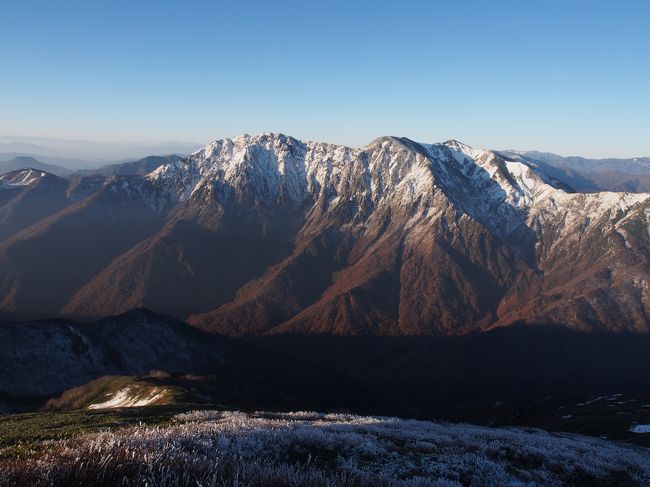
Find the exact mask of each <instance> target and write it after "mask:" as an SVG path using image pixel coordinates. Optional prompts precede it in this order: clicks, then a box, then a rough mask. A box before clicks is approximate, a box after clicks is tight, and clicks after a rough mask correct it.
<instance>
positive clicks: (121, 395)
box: [88, 387, 165, 409]
mask: <svg viewBox="0 0 650 487" xmlns="http://www.w3.org/2000/svg"><path fill="white" fill-rule="evenodd" d="M164 394H165V391H163V390H161V389H156V388H154V389H152V390H151V391H150V392H149V395H148V396H146V397H141V396H139V395H131V387H125V388H124V389H121V390H119V391H117V392H116V393H115V394H114V395H113V397H111V398H110V399H109V400H108V401H104V402H99V403H95V404H91V405H90V406H88V409H110V408H132V407H140V406H148V405H149V404H152V403H154V402H155V401H157V400H158V399H161V398H162V397H163V396H164Z"/></svg>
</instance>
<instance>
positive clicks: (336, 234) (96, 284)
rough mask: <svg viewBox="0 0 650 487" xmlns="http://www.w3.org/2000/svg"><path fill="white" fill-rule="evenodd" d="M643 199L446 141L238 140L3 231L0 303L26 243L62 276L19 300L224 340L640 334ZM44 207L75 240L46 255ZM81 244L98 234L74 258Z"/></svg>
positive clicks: (35, 276)
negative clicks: (559, 330) (519, 331)
mask: <svg viewBox="0 0 650 487" xmlns="http://www.w3.org/2000/svg"><path fill="white" fill-rule="evenodd" d="M649 198H650V195H649V194H645V193H640V194H632V193H606V192H604V193H591V194H584V193H576V192H575V191H574V190H573V189H572V188H571V187H570V186H568V185H567V184H565V183H564V182H562V181H561V180H560V179H558V178H556V177H554V175H553V174H547V173H546V172H545V171H544V170H543V168H542V167H541V166H540V165H539V164H536V163H533V162H531V161H528V160H526V159H525V158H522V157H521V156H519V155H514V156H513V157H507V156H504V154H502V153H498V152H493V151H490V150H479V149H473V148H471V147H469V146H466V145H464V144H462V143H460V142H457V141H448V142H445V143H442V144H419V143H416V142H413V141H411V140H409V139H405V138H396V137H382V138H379V139H377V140H375V141H373V142H372V143H370V144H369V145H367V146H366V147H364V148H360V149H353V148H349V147H343V146H335V145H331V144H322V143H316V142H301V141H299V140H296V139H294V138H291V137H287V136H284V135H281V134H270V133H264V134H260V135H257V136H248V135H242V136H239V137H235V138H233V139H224V140H219V141H215V142H213V143H211V144H208V145H207V146H205V147H204V148H203V149H201V150H200V151H198V152H196V153H194V154H192V155H190V156H189V157H187V158H185V159H180V160H175V161H171V162H169V163H166V164H163V165H161V166H160V167H158V168H157V169H155V170H154V171H153V172H151V173H150V174H148V175H146V176H145V177H139V176H129V177H126V176H116V177H113V178H111V179H109V180H107V181H106V182H105V183H104V185H103V186H102V189H100V190H98V192H97V193H96V194H93V195H92V196H91V197H89V199H88V200H87V201H84V203H83V204H81V203H80V204H79V205H77V206H75V207H74V209H66V210H65V211H64V212H63V213H62V214H59V215H56V216H52V217H50V219H49V220H46V221H43V222H39V223H38V224H37V225H36V226H35V227H34V228H33V229H31V230H30V231H29V232H27V233H25V231H23V232H22V233H21V234H20V237H19V238H18V237H16V238H13V239H9V240H8V241H7V242H5V244H3V245H2V246H0V269H4V270H5V272H4V273H3V275H5V276H9V277H8V278H7V277H5V278H4V280H3V281H0V286H2V285H4V287H0V289H5V290H6V291H5V294H6V296H8V298H5V299H4V302H2V303H0V305H1V306H2V309H3V311H5V312H7V311H12V312H14V313H15V315H12V316H20V313H25V307H26V303H27V298H26V297H27V296H30V298H29V299H30V302H31V303H33V302H39V299H36V294H33V292H32V293H31V294H30V292H28V291H27V289H30V288H31V289H36V287H35V286H34V284H33V283H34V282H43V281H45V282H47V281H49V280H50V279H51V278H50V277H48V276H49V274H48V272H49V271H48V270H47V269H44V268H43V267H42V266H39V267H38V268H37V267H34V270H33V273H30V272H31V271H26V270H25V266H26V265H27V264H26V263H29V262H33V261H34V259H36V258H37V257H36V256H37V255H38V256H40V255H46V256H48V257H47V258H48V259H49V258H53V259H54V258H55V259H56V261H57V262H65V263H66V265H67V266H69V267H75V268H77V267H78V268H80V269H82V270H80V271H79V272H78V273H77V274H76V277H75V278H74V282H70V283H69V284H68V285H67V286H64V287H63V289H61V290H59V289H48V292H47V293H46V295H47V296H48V298H47V299H48V305H47V306H42V305H41V306H40V308H41V309H40V310H39V311H40V312H41V313H44V312H47V313H50V314H51V313H56V312H58V313H60V314H62V315H65V316H75V317H80V318H93V317H98V316H105V315H109V314H114V313H116V312H122V311H126V310H127V309H130V308H132V307H138V306H145V307H148V308H152V309H155V310H157V311H162V312H165V313H168V314H170V315H173V316H176V317H181V318H186V317H190V321H191V322H192V323H193V324H195V325H197V326H200V327H202V328H204V329H207V330H210V331H216V332H221V333H227V334H233V335H241V334H259V333H278V332H318V333H337V334H366V333H372V334H386V335H401V334H411V335H412V334H459V333H466V332H469V331H471V330H475V329H487V328H490V327H493V326H502V325H509V324H512V323H516V322H529V323H548V322H554V323H559V324H562V325H567V326H571V327H576V328H581V329H597V328H605V329H615V330H635V331H647V330H648V325H649V316H650V313H649V306H650V295H649V294H648V293H649V291H648V284H647V278H648V275H650V273H649V268H648V265H649V259H650V237H649V235H648V230H647V229H648V215H649V214H650V206H649V205H650V200H649ZM84 215H85V216H84ZM90 215H92V216H90ZM62 220H63V221H68V220H71V221H74V222H78V223H75V224H74V225H76V226H75V227H74V228H75V229H76V230H75V231H76V232H79V233H78V236H77V237H75V238H76V239H77V240H79V242H75V243H73V244H72V245H71V246H70V249H71V250H70V251H68V250H66V251H64V254H63V255H57V256H56V257H55V256H54V255H53V254H52V252H51V251H50V250H47V249H50V248H51V246H50V247H46V245H47V242H48V241H50V242H51V241H52V238H51V237H50V236H49V235H50V233H51V232H54V230H55V229H56V228H58V227H59V226H60V225H61V224H60V223H59V222H60V221H62ZM86 224H88V225H92V227H91V226H88V227H87V229H91V228H92V230H90V231H87V232H84V231H83V229H84V225H86ZM118 229H119V230H118ZM55 233H56V232H55ZM71 235H72V234H69V235H68V234H66V236H65V237H64V236H61V237H60V238H61V240H59V242H60V243H59V244H57V245H56V248H66V249H67V248H68V245H66V244H64V242H65V241H66V240H65V239H66V238H70V236H71ZM74 235H77V234H76V233H74ZM79 235H80V236H79ZM98 240H102V241H106V242H110V245H108V247H109V248H108V249H106V251H105V252H101V253H99V254H98V256H97V258H95V257H92V258H90V259H89V260H87V261H82V260H81V256H83V255H84V254H83V252H82V251H81V247H80V246H83V248H88V246H98V248H100V249H105V247H106V245H105V244H102V243H100V242H99V241H98ZM36 241H38V242H39V243H38V244H36V243H35V242H36ZM22 248H29V249H30V250H29V251H27V250H26V251H25V253H24V254H21V252H20V251H19V250H17V249H22ZM48 251H49V252H50V253H49V254H48V253H47V252H48ZM43 252H45V254H43ZM77 254H79V255H77ZM17 255H20V256H21V258H18V259H17V258H16V256H17ZM3 266H4V267H3ZM21 266H22V267H21ZM59 269H60V272H64V271H63V269H62V268H59ZM12 276H13V277H12ZM39 276H40V277H39ZM39 292H42V289H40V288H39ZM21 296H22V300H21V299H18V298H19V297H21ZM40 300H42V298H41V299H40ZM32 308H33V307H32ZM37 308H38V307H37ZM622 311H625V313H624V318H622V319H621V318H620V317H619V315H620V314H621V312H622Z"/></svg>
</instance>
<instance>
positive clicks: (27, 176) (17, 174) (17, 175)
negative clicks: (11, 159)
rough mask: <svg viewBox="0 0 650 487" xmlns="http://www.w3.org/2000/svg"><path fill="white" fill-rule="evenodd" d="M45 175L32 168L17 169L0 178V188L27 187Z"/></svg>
mask: <svg viewBox="0 0 650 487" xmlns="http://www.w3.org/2000/svg"><path fill="white" fill-rule="evenodd" d="M45 175H46V173H45V172H43V171H38V170H36V169H32V168H26V169H19V170H17V171H12V172H9V173H6V174H3V175H1V176H0V187H16V186H28V185H30V184H32V183H33V182H34V181H37V180H39V179H41V178H43V177H45Z"/></svg>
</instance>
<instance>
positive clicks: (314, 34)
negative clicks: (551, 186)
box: [0, 0, 650, 156]
mask: <svg viewBox="0 0 650 487" xmlns="http://www.w3.org/2000/svg"><path fill="white" fill-rule="evenodd" d="M649 114H650V1H648V0H643V1H625V0H621V1H618V2H612V1H608V2H600V1H577V0H575V1H572V0H565V1H537V2H528V1H521V0H520V1H482V2H478V1H477V2H472V1H462V2H461V1H459V2H452V1H447V2H434V1H426V2H424V1H423V2H418V1H401V2H396V1H395V2H384V1H374V2H352V1H351V0H349V1H347V2H339V1H331V0H330V1H327V2H325V1H322V2H308V1H306V0H305V1H302V2H297V1H296V2H294V1H281V0H278V1H275V2H268V1H267V2H261V1H260V2H253V1H239V2H234V1H232V2H217V1H191V0H190V1H171V0H159V1H134V0H130V1H120V0H111V1H99V0H98V1H80V2H76V1H75V2H73V1H64V0H62V1H57V2H53V1H47V2H46V1H31V0H21V1H20V2H18V1H15V2H3V6H2V12H1V14H0V135H30V136H47V137H57V138H68V139H89V140H103V141H112V140H114V141H170V140H180V141H190V142H199V143H205V142H207V141H210V140H213V139H216V138H221V137H227V136H231V135H235V134H238V133H242V132H248V133H257V132H261V131H277V132H283V133H287V134H290V135H294V136H296V137H299V138H303V139H310V140H322V141H328V142H334V143H343V144H349V145H354V146H360V145H365V144H366V143H368V142H369V141H371V140H372V139H374V138H376V137H378V136H381V135H386V134H391V135H400V136H407V137H410V138H412V139H415V140H420V141H424V142H436V141H442V140H446V139H449V138H456V139H459V140H462V141H464V142H466V143H469V144H470V145H474V146H477V147H490V148H498V149H503V148H520V149H540V150H547V151H552V152H556V153H559V154H563V155H568V154H580V155H586V156H614V155H617V156H635V155H638V156H641V155H644V156H645V155H647V156H650V121H649Z"/></svg>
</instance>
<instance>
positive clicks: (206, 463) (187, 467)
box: [0, 408, 650, 486]
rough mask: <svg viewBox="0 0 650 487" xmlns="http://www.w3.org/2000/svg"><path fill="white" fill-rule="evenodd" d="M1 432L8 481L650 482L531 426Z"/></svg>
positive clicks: (280, 425) (130, 417)
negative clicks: (507, 427)
mask: <svg viewBox="0 0 650 487" xmlns="http://www.w3.org/2000/svg"><path fill="white" fill-rule="evenodd" d="M89 414H90V415H89ZM37 418H40V420H41V421H42V422H43V423H42V424H40V425H39V424H37V423H35V421H37ZM48 418H49V419H48ZM66 418H67V419H66ZM84 418H86V421H87V423H86V425H85V426H84ZM89 418H92V419H89ZM54 419H57V420H58V425H59V426H60V429H59V430H58V431H57V430H56V425H57V422H56V421H53V420H54ZM12 421H13V422H12ZM30 423H31V427H29V426H26V425H28V424H30ZM134 423H136V424H135V425H134ZM21 424H22V425H23V429H22V430H20V428H19V426H20V425H21ZM100 424H101V425H102V426H100V429H101V430H103V431H99V432H97V431H96V429H97V426H98V425H100ZM93 429H94V430H95V432H91V433H86V434H81V435H79V434H76V433H80V432H81V433H83V432H84V431H93ZM0 431H2V441H3V444H2V449H0V484H2V485H24V484H29V485H66V486H68V485H70V486H74V485H156V486H172V485H204V486H208V485H269V486H270V485H312V486H330V485H331V486H334V485H368V486H370V485H386V486H388V485H408V486H415V485H437V486H458V485H477V486H478V485H481V486H485V485H504V484H505V485H589V486H592V485H648V484H649V483H650V451H649V450H648V449H645V448H642V447H637V446H630V445H624V444H619V443H614V442H608V441H603V440H600V439H596V438H588V437H583V436H577V435H570V434H552V433H546V432H543V431H541V430H536V429H530V428H509V429H506V428H486V427H478V426H469V425H453V424H445V423H435V422H426V421H413V420H402V419H396V418H386V417H362V416H352V415H342V414H329V415H326V414H317V413H248V414H247V413H242V412H223V411H195V412H189V413H180V414H175V412H174V410H173V408H170V409H151V410H146V409H145V410H130V411H125V412H119V411H111V412H94V413H67V416H66V414H62V413H49V416H48V413H46V414H44V415H34V416H28V417H24V418H23V419H22V420H20V419H17V418H15V417H14V418H13V419H9V418H7V419H5V420H3V424H2V425H0ZM10 433H11V434H10ZM12 435H13V436H12ZM71 435H72V436H71ZM45 438H60V439H45Z"/></svg>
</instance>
